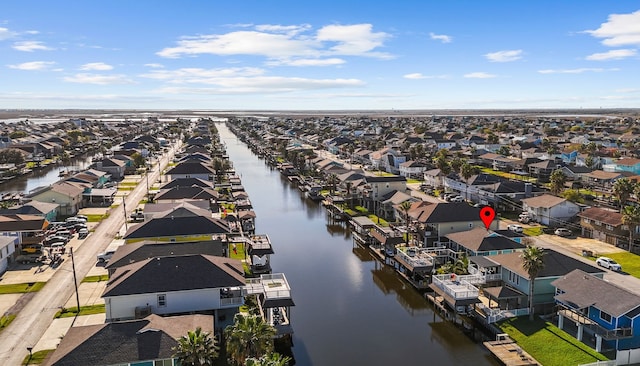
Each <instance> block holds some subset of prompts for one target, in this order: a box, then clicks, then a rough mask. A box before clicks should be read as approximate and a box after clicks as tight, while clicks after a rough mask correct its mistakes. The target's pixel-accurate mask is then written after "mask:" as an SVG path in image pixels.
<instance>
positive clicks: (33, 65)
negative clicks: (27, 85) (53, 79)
mask: <svg viewBox="0 0 640 366" xmlns="http://www.w3.org/2000/svg"><path fill="white" fill-rule="evenodd" d="M54 64H55V62H53V61H32V62H23V63H21V64H16V65H8V66H9V68H11V69H17V70H28V71H35V70H45V69H47V68H48V67H49V66H51V65H54Z"/></svg>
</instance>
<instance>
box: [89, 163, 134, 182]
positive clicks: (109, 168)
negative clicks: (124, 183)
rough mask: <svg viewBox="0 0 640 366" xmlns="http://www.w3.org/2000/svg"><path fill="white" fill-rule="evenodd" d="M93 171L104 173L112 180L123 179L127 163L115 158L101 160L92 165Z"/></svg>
mask: <svg viewBox="0 0 640 366" xmlns="http://www.w3.org/2000/svg"><path fill="white" fill-rule="evenodd" d="M92 166H93V169H95V170H99V171H101V172H106V173H109V175H111V177H112V178H114V179H121V178H124V175H125V171H126V168H127V163H126V162H125V161H123V160H120V159H116V158H103V159H101V160H98V161H96V162H95V163H94V164H92Z"/></svg>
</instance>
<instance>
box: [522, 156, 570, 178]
mask: <svg viewBox="0 0 640 366" xmlns="http://www.w3.org/2000/svg"><path fill="white" fill-rule="evenodd" d="M561 167H562V164H561V163H560V162H557V161H555V160H554V159H550V160H543V161H541V162H539V163H534V164H530V165H529V175H530V176H532V177H534V178H537V179H538V182H541V183H545V182H549V181H550V178H551V174H552V173H553V171H554V170H556V169H560V168H561Z"/></svg>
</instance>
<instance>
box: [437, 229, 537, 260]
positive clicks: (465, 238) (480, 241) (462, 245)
mask: <svg viewBox="0 0 640 366" xmlns="http://www.w3.org/2000/svg"><path fill="white" fill-rule="evenodd" d="M445 237H446V238H447V239H449V242H448V243H447V244H446V247H447V248H449V249H451V250H453V251H455V252H464V253H467V255H468V256H469V257H471V256H477V255H478V256H487V255H497V254H505V253H511V252H516V251H521V250H524V249H525V246H524V245H523V244H521V243H518V242H516V241H514V240H511V239H509V238H507V237H504V236H502V235H499V234H497V233H496V232H494V231H489V230H487V229H485V228H484V227H475V228H473V229H471V230H467V231H460V232H457V233H450V234H447V235H445Z"/></svg>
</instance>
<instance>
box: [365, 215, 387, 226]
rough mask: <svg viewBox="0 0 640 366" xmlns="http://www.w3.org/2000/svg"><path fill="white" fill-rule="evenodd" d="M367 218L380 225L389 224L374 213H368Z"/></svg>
mask: <svg viewBox="0 0 640 366" xmlns="http://www.w3.org/2000/svg"><path fill="white" fill-rule="evenodd" d="M369 218H370V219H371V221H373V222H375V223H376V224H379V225H380V226H389V223H388V222H387V221H386V220H385V219H383V218H380V217H378V216H376V215H369Z"/></svg>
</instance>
